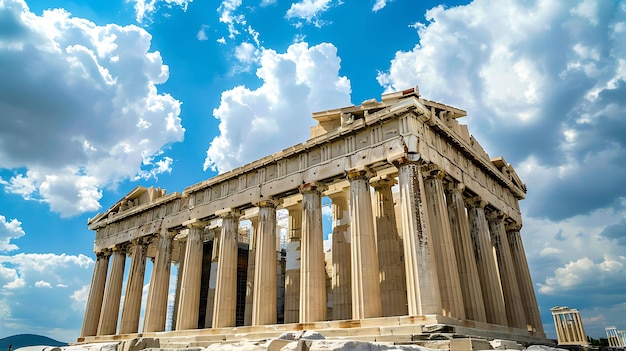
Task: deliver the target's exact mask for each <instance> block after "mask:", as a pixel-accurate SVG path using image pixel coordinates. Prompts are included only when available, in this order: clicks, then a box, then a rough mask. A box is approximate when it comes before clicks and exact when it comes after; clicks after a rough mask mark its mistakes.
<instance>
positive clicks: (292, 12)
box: [286, 0, 332, 27]
mask: <svg viewBox="0 0 626 351" xmlns="http://www.w3.org/2000/svg"><path fill="white" fill-rule="evenodd" d="M331 3H332V0H302V1H300V2H295V3H293V4H291V7H289V10H287V14H286V17H287V19H296V20H304V21H306V23H313V24H315V26H317V27H320V26H321V25H323V22H322V21H320V20H319V15H320V14H322V13H324V12H325V11H326V10H328V9H329V8H330V6H331ZM297 23H298V25H302V22H297Z"/></svg>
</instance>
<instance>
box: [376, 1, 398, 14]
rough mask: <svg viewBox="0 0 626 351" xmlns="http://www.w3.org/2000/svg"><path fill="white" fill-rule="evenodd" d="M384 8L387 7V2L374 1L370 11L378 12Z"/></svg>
mask: <svg viewBox="0 0 626 351" xmlns="http://www.w3.org/2000/svg"><path fill="white" fill-rule="evenodd" d="M389 2H393V0H389ZM385 6H387V0H376V2H374V6H372V11H374V12H378V11H379V10H382V9H384V8H385Z"/></svg>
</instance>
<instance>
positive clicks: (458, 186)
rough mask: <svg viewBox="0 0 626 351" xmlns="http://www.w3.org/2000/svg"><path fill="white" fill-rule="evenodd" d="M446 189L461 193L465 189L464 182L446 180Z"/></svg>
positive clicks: (450, 191)
mask: <svg viewBox="0 0 626 351" xmlns="http://www.w3.org/2000/svg"><path fill="white" fill-rule="evenodd" d="M446 191H447V192H449V193H461V194H463V192H464V191H465V184H463V183H460V182H456V181H451V182H448V184H446Z"/></svg>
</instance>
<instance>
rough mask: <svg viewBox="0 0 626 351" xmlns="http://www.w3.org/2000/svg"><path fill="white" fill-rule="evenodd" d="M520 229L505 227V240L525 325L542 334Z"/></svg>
mask: <svg viewBox="0 0 626 351" xmlns="http://www.w3.org/2000/svg"><path fill="white" fill-rule="evenodd" d="M520 229H521V225H519V224H517V223H513V224H511V225H508V226H507V227H506V230H507V239H508V241H509V247H510V249H511V256H512V258H513V266H514V267H515V276H516V277H517V283H518V286H519V288H520V295H521V298H522V305H523V308H524V311H526V315H527V321H526V323H527V324H528V325H530V326H531V329H532V330H534V331H536V332H538V333H541V334H543V333H544V331H543V325H542V323H541V316H540V315H539V308H538V305H537V298H536V296H535V289H533V281H532V278H531V276H530V270H529V269H528V261H527V260H526V253H525V251H524V245H523V244H522V237H521V235H520Z"/></svg>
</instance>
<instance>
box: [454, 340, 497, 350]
mask: <svg viewBox="0 0 626 351" xmlns="http://www.w3.org/2000/svg"><path fill="white" fill-rule="evenodd" d="M491 349H492V347H491V344H490V343H489V341H487V340H485V339H475V338H461V339H452V340H450V351H476V350H491Z"/></svg>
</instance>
